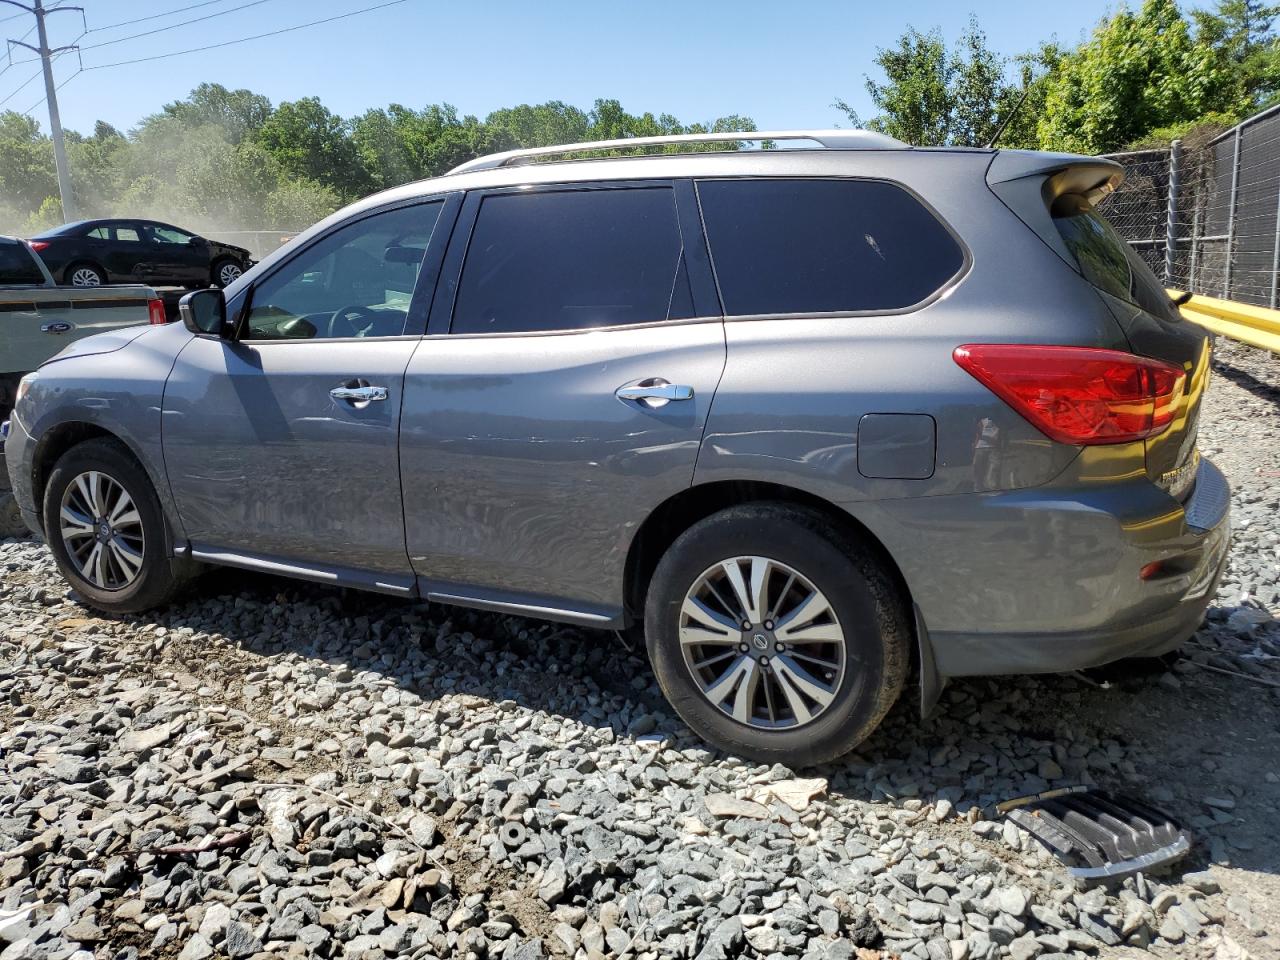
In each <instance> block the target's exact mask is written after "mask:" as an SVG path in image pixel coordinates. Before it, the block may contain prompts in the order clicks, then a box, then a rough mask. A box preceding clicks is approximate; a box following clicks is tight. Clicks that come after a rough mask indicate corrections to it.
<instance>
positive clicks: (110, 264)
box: [103, 220, 158, 283]
mask: <svg viewBox="0 0 1280 960" xmlns="http://www.w3.org/2000/svg"><path fill="white" fill-rule="evenodd" d="M151 253H152V251H151V249H150V246H149V245H148V244H147V242H146V240H145V238H144V236H143V231H142V225H141V224H140V223H135V222H133V221H127V220H117V221H113V222H112V224H111V240H110V242H109V243H108V244H107V246H106V249H105V250H104V251H103V261H104V263H103V266H104V267H106V268H107V273H108V274H109V276H108V277H107V281H108V282H109V283H120V282H126V283H127V282H136V283H155V282H158V281H157V280H155V279H154V277H153V273H152V270H151V264H150V256H151Z"/></svg>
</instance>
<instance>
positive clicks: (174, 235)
mask: <svg viewBox="0 0 1280 960" xmlns="http://www.w3.org/2000/svg"><path fill="white" fill-rule="evenodd" d="M150 231H151V239H152V240H154V241H156V243H178V244H185V243H190V242H191V234H189V233H183V232H182V231H181V230H175V229H174V228H173V227H151V228H150Z"/></svg>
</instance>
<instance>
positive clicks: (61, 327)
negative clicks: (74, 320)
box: [40, 320, 71, 333]
mask: <svg viewBox="0 0 1280 960" xmlns="http://www.w3.org/2000/svg"><path fill="white" fill-rule="evenodd" d="M40 332H41V333H70V332H71V324H69V323H67V322H66V321H64V320H59V321H57V322H56V323H44V324H41V325H40Z"/></svg>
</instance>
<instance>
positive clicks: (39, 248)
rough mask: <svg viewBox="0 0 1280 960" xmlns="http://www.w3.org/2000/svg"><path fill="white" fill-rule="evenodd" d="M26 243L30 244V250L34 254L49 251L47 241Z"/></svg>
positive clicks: (29, 241)
mask: <svg viewBox="0 0 1280 960" xmlns="http://www.w3.org/2000/svg"><path fill="white" fill-rule="evenodd" d="M27 243H29V244H31V249H32V250H34V251H35V252H36V253H43V252H44V251H46V250H48V249H49V241H48V240H28V241H27Z"/></svg>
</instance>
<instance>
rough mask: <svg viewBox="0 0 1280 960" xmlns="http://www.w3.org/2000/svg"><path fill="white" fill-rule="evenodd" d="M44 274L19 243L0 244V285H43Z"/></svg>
mask: <svg viewBox="0 0 1280 960" xmlns="http://www.w3.org/2000/svg"><path fill="white" fill-rule="evenodd" d="M43 283H44V274H42V273H41V272H40V267H39V266H37V265H36V262H35V260H34V259H33V258H32V256H31V253H30V252H29V251H28V250H27V248H26V247H25V246H23V245H22V244H20V243H5V244H0V284H3V285H6V286H14V285H28V284H43Z"/></svg>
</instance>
